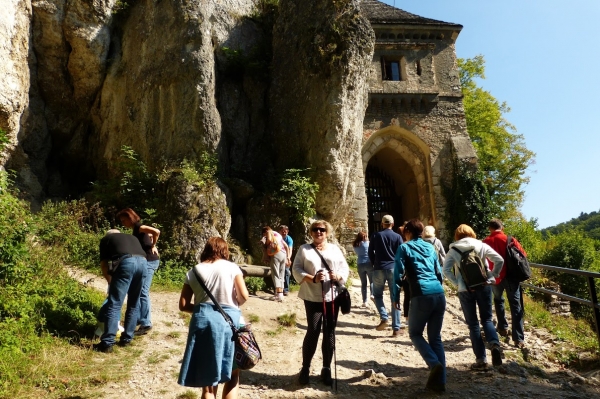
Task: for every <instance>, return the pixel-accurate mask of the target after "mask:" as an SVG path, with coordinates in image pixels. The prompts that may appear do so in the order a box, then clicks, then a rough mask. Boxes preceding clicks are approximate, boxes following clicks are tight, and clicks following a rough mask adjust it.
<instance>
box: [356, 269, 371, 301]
mask: <svg viewBox="0 0 600 399" xmlns="http://www.w3.org/2000/svg"><path fill="white" fill-rule="evenodd" d="M358 277H360V290H361V292H362V300H363V302H367V277H368V278H369V295H371V296H373V265H371V264H370V263H359V264H358Z"/></svg>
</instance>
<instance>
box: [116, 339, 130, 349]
mask: <svg viewBox="0 0 600 399" xmlns="http://www.w3.org/2000/svg"><path fill="white" fill-rule="evenodd" d="M117 345H119V346H120V347H121V348H125V347H126V346H130V345H131V341H123V340H121V341H119V342H118V343H117Z"/></svg>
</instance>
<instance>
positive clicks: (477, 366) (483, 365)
mask: <svg viewBox="0 0 600 399" xmlns="http://www.w3.org/2000/svg"><path fill="white" fill-rule="evenodd" d="M487 368H488V364H487V362H475V363H473V364H472V365H471V370H487Z"/></svg>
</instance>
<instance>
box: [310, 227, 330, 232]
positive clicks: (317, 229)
mask: <svg viewBox="0 0 600 399" xmlns="http://www.w3.org/2000/svg"><path fill="white" fill-rule="evenodd" d="M311 231H312V232H313V233H316V232H317V231H320V232H321V233H326V232H327V229H326V228H325V227H313V228H312V229H311Z"/></svg>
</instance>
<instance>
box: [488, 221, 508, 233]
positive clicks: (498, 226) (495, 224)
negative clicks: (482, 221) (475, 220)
mask: <svg viewBox="0 0 600 399" xmlns="http://www.w3.org/2000/svg"><path fill="white" fill-rule="evenodd" d="M488 228H489V229H490V231H496V230H502V229H503V228H504V225H503V224H502V220H500V219H492V220H490V222H489V223H488Z"/></svg>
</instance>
